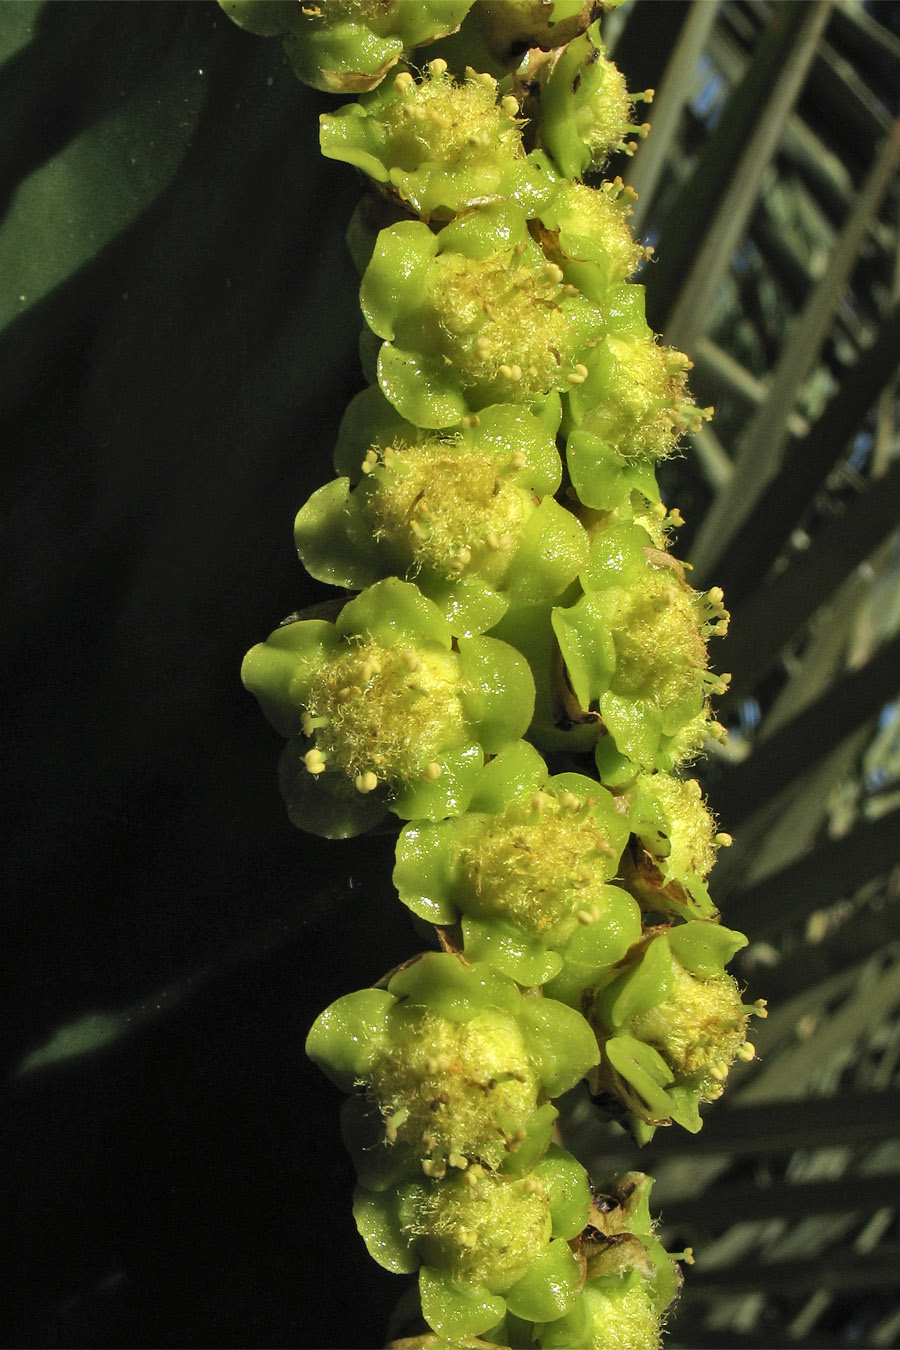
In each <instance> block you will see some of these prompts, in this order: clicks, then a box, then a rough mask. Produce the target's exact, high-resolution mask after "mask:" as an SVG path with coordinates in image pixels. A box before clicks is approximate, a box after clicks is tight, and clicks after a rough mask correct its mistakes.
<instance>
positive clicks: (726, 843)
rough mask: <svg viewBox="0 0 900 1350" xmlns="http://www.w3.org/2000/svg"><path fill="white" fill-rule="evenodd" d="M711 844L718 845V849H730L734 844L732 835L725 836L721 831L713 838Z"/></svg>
mask: <svg viewBox="0 0 900 1350" xmlns="http://www.w3.org/2000/svg"><path fill="white" fill-rule="evenodd" d="M713 843H715V844H718V846H719V848H731V845H732V844H733V843H734V838H733V836H732V835H730V834H726V832H725V831H724V830H721V831H720V832H719V833H718V834H717V835H716V836H715V838H714V840H713Z"/></svg>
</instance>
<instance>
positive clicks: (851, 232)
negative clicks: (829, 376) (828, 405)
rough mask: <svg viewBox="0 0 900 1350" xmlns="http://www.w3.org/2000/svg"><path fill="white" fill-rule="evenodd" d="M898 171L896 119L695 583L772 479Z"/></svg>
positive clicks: (716, 509)
mask: <svg viewBox="0 0 900 1350" xmlns="http://www.w3.org/2000/svg"><path fill="white" fill-rule="evenodd" d="M898 165H900V120H898V121H897V122H895V124H894V127H893V130H892V132H891V135H890V136H889V137H888V138H887V140H886V141H885V142H884V145H883V146H882V148H881V150H880V152H879V154H878V157H877V159H876V161H875V164H874V166H873V167H872V169H871V171H870V173H869V175H868V178H867V179H866V183H865V185H864V187H863V189H862V191H861V192H860V194H859V197H858V199H857V202H856V205H855V207H854V209H853V212H852V214H851V216H850V219H849V220H848V221H847V224H846V225H845V226H844V229H843V230H842V231H841V235H840V237H839V239H838V241H837V243H836V245H835V247H834V249H833V250H832V253H831V258H830V261H829V263H828V267H827V268H826V270H825V272H824V274H823V276H822V277H821V279H820V281H819V282H818V283H817V285H816V288H815V290H814V291H813V292H812V295H811V296H810V299H809V302H808V303H807V305H806V307H805V308H804V310H803V313H802V315H801V316H800V319H799V321H798V323H797V326H796V328H795V330H794V331H793V332H792V333H791V337H790V341H789V342H787V343H786V344H785V346H784V348H783V351H782V354H781V357H780V359H779V362H778V366H777V368H776V371H775V377H774V380H773V382H772V387H771V389H770V391H769V397H768V399H767V400H766V403H765V404H764V405H763V406H762V407H761V408H760V409H759V411H758V412H757V413H756V415H755V416H754V417H753V418H752V419H751V421H750V423H749V424H748V426H747V427H746V429H745V431H744V434H743V436H742V437H741V442H740V445H739V447H738V452H737V455H736V457H735V469H734V473H733V475H732V477H731V478H730V479H729V482H728V484H727V486H726V487H725V488H724V489H723V491H722V492H720V493H719V495H718V497H717V498H716V500H715V501H714V502H713V504H712V506H711V508H710V510H709V511H708V512H707V513H706V516H705V517H704V519H703V522H702V524H701V526H700V529H699V531H698V534H697V539H696V542H695V545H694V550H693V553H692V557H691V561H692V563H693V565H694V569H695V574H696V576H697V580H698V582H700V583H701V584H702V583H703V582H704V579H705V577H706V575H707V574H708V573H709V571H710V569H711V568H712V567H713V566H714V564H715V563H716V562H717V561H718V559H719V558H721V557H722V555H723V553H725V551H726V549H727V548H728V547H729V544H730V542H731V541H732V539H733V538H734V536H735V535H736V534H737V532H738V530H739V528H740V526H741V524H742V523H743V521H744V520H745V519H746V518H747V516H748V515H749V514H750V512H751V510H752V508H753V506H754V505H755V504H756V502H758V501H759V499H760V497H761V496H762V494H763V493H764V491H765V489H766V487H767V486H768V484H769V483H770V482H771V481H772V479H773V478H774V477H775V475H776V474H777V472H778V468H779V466H780V464H781V461H782V458H783V455H784V450H785V447H786V445H787V442H788V438H789V432H788V428H787V418H788V414H789V413H790V412H791V410H792V409H793V407H794V403H795V400H796V398H797V393H798V391H799V388H800V386H801V384H802V383H803V381H804V380H805V379H806V378H807V376H808V375H809V373H810V371H811V370H812V369H813V367H814V366H815V363H816V361H817V360H818V357H819V354H820V352H821V350H822V347H823V345H824V342H825V339H826V337H827V335H828V331H829V328H830V326H831V322H832V319H833V315H834V311H835V308H836V306H837V304H838V301H839V299H840V296H841V293H842V291H843V288H844V286H845V285H846V283H847V280H848V279H849V277H850V274H851V272H852V271H853V268H854V266H855V264H856V262H857V259H858V254H859V248H860V245H861V243H862V240H863V238H864V237H865V235H866V232H867V231H868V229H869V228H870V226H871V224H872V222H873V220H874V219H875V216H876V215H877V212H878V210H879V208H880V205H881V202H882V199H883V197H884V194H885V192H886V190H887V187H888V184H889V183H890V181H891V179H892V178H893V176H894V174H895V173H896V171H897V168H898Z"/></svg>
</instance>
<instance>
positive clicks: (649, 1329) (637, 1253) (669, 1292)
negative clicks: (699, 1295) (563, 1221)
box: [538, 1172, 690, 1350]
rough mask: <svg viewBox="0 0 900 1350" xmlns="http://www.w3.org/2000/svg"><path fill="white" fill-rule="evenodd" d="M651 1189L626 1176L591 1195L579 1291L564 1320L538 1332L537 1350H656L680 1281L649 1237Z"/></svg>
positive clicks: (637, 1176) (647, 1181)
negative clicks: (576, 1348) (583, 1277)
mask: <svg viewBox="0 0 900 1350" xmlns="http://www.w3.org/2000/svg"><path fill="white" fill-rule="evenodd" d="M652 1186H653V1181H652V1179H651V1178H650V1177H647V1176H644V1174H643V1173H641V1172H628V1173H626V1174H625V1176H622V1177H619V1178H617V1179H616V1180H615V1181H613V1182H612V1183H611V1184H610V1185H609V1186H608V1187H605V1188H604V1189H603V1191H600V1192H596V1193H595V1194H594V1198H593V1202H592V1204H591V1213H590V1218H589V1220H588V1226H587V1228H586V1229H585V1231H584V1233H583V1234H582V1237H581V1242H580V1254H581V1255H582V1257H583V1258H584V1259H585V1261H586V1265H587V1279H586V1282H585V1286H584V1290H583V1291H582V1293H581V1295H580V1296H579V1298H578V1299H577V1301H576V1302H575V1304H574V1305H573V1306H572V1308H571V1309H570V1310H569V1311H568V1312H567V1313H566V1314H565V1315H564V1316H563V1317H561V1318H559V1319H558V1320H557V1321H556V1322H552V1323H550V1325H548V1326H547V1327H545V1328H543V1329H542V1331H541V1333H540V1335H539V1337H538V1344H539V1345H540V1346H541V1347H542V1350H570V1348H571V1347H572V1346H579V1347H585V1348H586V1350H658V1347H659V1345H660V1344H661V1340H660V1333H661V1329H662V1323H663V1320H664V1316H665V1313H666V1311H667V1310H668V1309H669V1308H670V1306H671V1305H672V1303H673V1302H674V1300H675V1299H676V1298H677V1297H678V1293H679V1289H680V1287H681V1275H680V1272H679V1269H678V1266H677V1265H676V1264H675V1261H674V1260H673V1258H672V1257H671V1256H670V1255H669V1254H668V1252H667V1251H666V1250H665V1248H664V1247H663V1246H662V1243H661V1242H660V1241H659V1240H658V1239H657V1237H656V1236H655V1234H654V1231H653V1230H654V1224H653V1221H652V1219H651V1217H650V1204H649V1201H650V1191H651V1189H652ZM687 1255H688V1257H689V1258H690V1253H688V1254H687Z"/></svg>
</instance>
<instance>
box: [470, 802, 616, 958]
mask: <svg viewBox="0 0 900 1350" xmlns="http://www.w3.org/2000/svg"><path fill="white" fill-rule="evenodd" d="M569 796H570V797H571V801H569V800H567V799H565V800H564V801H562V802H561V801H559V800H557V799H556V798H555V797H552V796H550V795H549V794H548V793H543V792H542V793H540V794H538V796H537V797H536V798H535V799H534V801H533V802H531V803H530V804H528V805H527V806H521V805H515V806H512V807H510V808H509V809H508V810H507V811H505V812H503V814H502V815H498V816H495V817H490V818H489V820H490V823H489V825H488V828H487V829H486V831H485V832H484V833H483V834H481V835H479V838H478V842H477V845H476V846H475V847H473V848H471V849H468V850H467V851H466V853H465V854H464V858H463V867H464V869H465V872H466V875H467V877H468V880H469V884H470V888H471V895H472V903H471V904H470V906H469V908H470V910H471V911H474V912H479V911H480V912H482V913H484V914H499V915H508V916H509V917H510V918H512V919H514V920H515V921H516V923H517V924H519V925H520V927H521V928H522V929H524V931H525V932H526V933H531V934H534V935H536V936H539V935H541V934H542V933H545V932H546V931H547V930H548V929H553V928H555V927H556V926H557V925H559V924H562V923H565V921H566V920H570V921H571V922H572V925H573V926H574V924H575V923H576V922H577V916H578V915H579V914H582V915H584V916H585V921H588V920H589V919H590V917H591V909H592V906H594V905H595V904H596V903H597V901H598V899H599V897H600V894H602V890H603V886H604V884H605V883H606V881H607V880H608V878H609V876H610V875H611V874H612V873H614V872H615V869H616V863H617V861H618V859H617V857H616V854H615V851H614V849H613V847H612V845H611V843H610V838H609V833H608V831H607V830H605V829H604V828H603V826H602V824H601V823H600V822H599V821H598V820H597V819H596V818H595V817H594V816H593V815H592V814H591V813H590V811H589V810H586V809H584V804H583V803H581V802H579V801H578V799H577V798H575V797H574V796H573V795H572V794H569Z"/></svg>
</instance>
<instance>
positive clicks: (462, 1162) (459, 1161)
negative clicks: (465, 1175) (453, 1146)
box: [447, 1153, 469, 1172]
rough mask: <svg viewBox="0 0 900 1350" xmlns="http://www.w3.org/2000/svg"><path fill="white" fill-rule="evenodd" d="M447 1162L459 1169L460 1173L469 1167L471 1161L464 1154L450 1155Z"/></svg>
mask: <svg viewBox="0 0 900 1350" xmlns="http://www.w3.org/2000/svg"><path fill="white" fill-rule="evenodd" d="M447 1161H448V1163H449V1164H450V1166H451V1167H455V1168H457V1170H458V1171H460V1172H464V1171H465V1170H466V1168H467V1167H468V1165H469V1160H468V1158H467V1157H466V1156H465V1154H464V1153H450V1154H448V1156H447Z"/></svg>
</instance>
